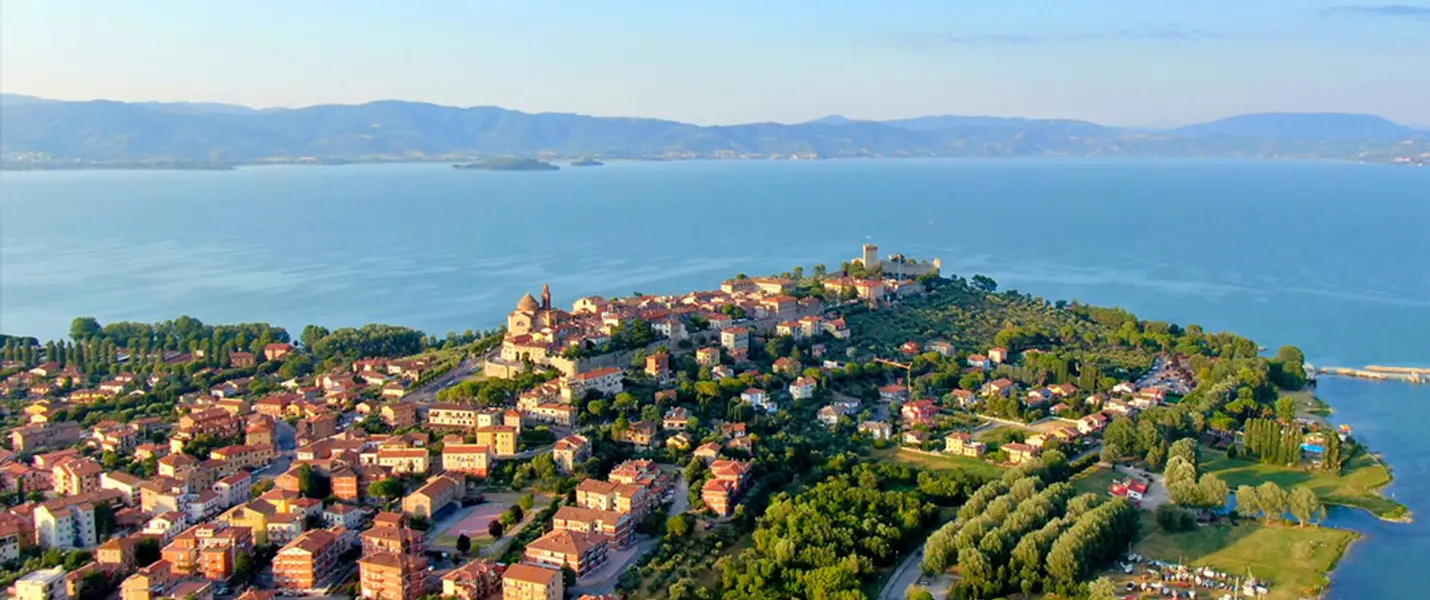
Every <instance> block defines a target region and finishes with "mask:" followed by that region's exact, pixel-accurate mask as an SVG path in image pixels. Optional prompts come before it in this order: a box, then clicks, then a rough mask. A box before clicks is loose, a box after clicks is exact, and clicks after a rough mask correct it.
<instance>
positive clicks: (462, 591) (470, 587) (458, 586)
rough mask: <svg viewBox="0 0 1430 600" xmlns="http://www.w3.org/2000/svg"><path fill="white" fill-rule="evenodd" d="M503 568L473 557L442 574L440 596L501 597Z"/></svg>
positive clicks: (483, 599)
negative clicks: (469, 560)
mask: <svg viewBox="0 0 1430 600" xmlns="http://www.w3.org/2000/svg"><path fill="white" fill-rule="evenodd" d="M505 570H506V567H504V566H502V565H500V564H496V563H490V562H487V561H485V560H482V559H480V558H477V559H473V560H472V561H471V562H468V563H467V564H464V565H462V566H460V567H457V568H455V569H452V570H451V571H449V572H448V573H447V574H446V575H443V576H442V596H444V597H447V598H455V599H456V600H497V599H498V598H501V593H502V573H503V572H504V571H505ZM543 600H544V599H543Z"/></svg>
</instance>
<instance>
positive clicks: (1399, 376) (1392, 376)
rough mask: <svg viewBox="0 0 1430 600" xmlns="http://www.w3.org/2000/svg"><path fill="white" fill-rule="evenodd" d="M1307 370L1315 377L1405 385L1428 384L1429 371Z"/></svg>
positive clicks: (1373, 368) (1373, 367)
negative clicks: (1400, 383) (1323, 376)
mask: <svg viewBox="0 0 1430 600" xmlns="http://www.w3.org/2000/svg"><path fill="white" fill-rule="evenodd" d="M1308 370H1310V371H1311V372H1312V373H1314V374H1315V375H1330V376H1333V377H1353V378H1355V379H1369V380H1372V381H1403V382H1406V383H1417V384H1418V383H1426V384H1430V369H1425V368H1419V367H1383V366H1379V365H1369V366H1366V367H1364V368H1360V369H1354V368H1350V367H1311V368H1308Z"/></svg>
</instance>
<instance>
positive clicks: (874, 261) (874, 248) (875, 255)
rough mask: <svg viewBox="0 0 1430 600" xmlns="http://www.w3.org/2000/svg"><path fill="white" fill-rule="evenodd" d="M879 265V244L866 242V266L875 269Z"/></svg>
mask: <svg viewBox="0 0 1430 600" xmlns="http://www.w3.org/2000/svg"><path fill="white" fill-rule="evenodd" d="M878 266H879V245H878V244H864V268H866V269H873V268H876V267H878Z"/></svg>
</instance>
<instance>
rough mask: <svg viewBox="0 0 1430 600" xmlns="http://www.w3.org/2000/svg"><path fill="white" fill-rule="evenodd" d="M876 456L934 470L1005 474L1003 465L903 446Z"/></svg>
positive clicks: (988, 475) (993, 474) (880, 458)
mask: <svg viewBox="0 0 1430 600" xmlns="http://www.w3.org/2000/svg"><path fill="white" fill-rule="evenodd" d="M873 454H874V456H875V457H876V458H878V459H879V460H888V461H897V462H905V463H910V464H914V465H918V466H920V467H923V468H925V469H929V470H932V471H953V470H960V469H966V470H969V471H973V472H976V473H981V474H983V475H985V476H987V477H998V476H1000V475H1002V474H1003V470H1004V469H1003V467H1000V466H998V465H995V464H990V463H986V462H983V461H981V460H978V459H976V458H968V457H964V456H930V455H928V454H920V453H918V452H911V451H908V450H905V449H903V448H899V449H897V450H895V449H892V448H891V449H888V450H877V451H875V452H874V453H873Z"/></svg>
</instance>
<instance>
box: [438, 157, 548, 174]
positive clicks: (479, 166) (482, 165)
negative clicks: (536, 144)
mask: <svg viewBox="0 0 1430 600" xmlns="http://www.w3.org/2000/svg"><path fill="white" fill-rule="evenodd" d="M452 167H453V168H457V169H476V170H482V171H558V170H560V169H561V167H558V166H556V165H553V164H551V163H549V162H545V161H540V160H536V159H534V158H493V159H490V160H484V161H479V162H474V163H467V164H462V165H452Z"/></svg>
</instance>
